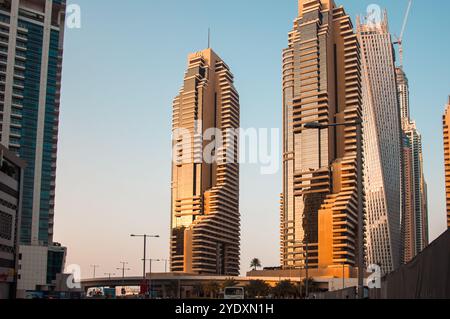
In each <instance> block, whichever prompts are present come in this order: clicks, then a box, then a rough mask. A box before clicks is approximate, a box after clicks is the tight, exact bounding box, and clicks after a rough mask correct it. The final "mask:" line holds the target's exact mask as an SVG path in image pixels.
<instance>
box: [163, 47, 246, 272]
mask: <svg viewBox="0 0 450 319" xmlns="http://www.w3.org/2000/svg"><path fill="white" fill-rule="evenodd" d="M188 63H189V66H188V70H187V72H186V74H185V78H184V85H183V88H182V89H181V90H180V94H179V95H178V96H177V97H176V98H175V100H174V102H173V131H174V141H173V147H174V148H173V152H174V156H173V159H174V162H173V164H172V211H171V216H172V220H171V234H172V236H171V247H170V250H171V270H172V271H173V272H185V273H196V274H214V275H230V276H237V275H239V272H240V261H239V258H240V214H239V164H238V134H237V132H236V129H238V128H239V125H240V123H239V112H240V110H239V95H238V93H237V91H236V89H235V88H234V84H233V75H232V74H231V72H230V69H229V68H228V66H227V65H226V64H225V62H224V61H223V60H221V59H220V58H219V57H218V56H217V55H216V54H215V53H214V51H213V50H211V49H206V50H204V51H201V52H198V53H194V54H191V55H190V56H189V58H188ZM214 128H217V129H218V130H219V133H218V135H221V137H219V136H216V135H211V136H207V135H208V134H205V133H206V132H207V131H208V130H209V129H214ZM203 136H205V138H203ZM206 140H207V141H206ZM221 140H222V141H223V145H221V143H220V141H221ZM204 151H205V152H206V151H208V153H209V154H213V155H214V156H216V160H214V161H212V162H211V161H206V160H205V159H204V158H203V153H204Z"/></svg>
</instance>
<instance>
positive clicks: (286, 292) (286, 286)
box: [272, 280, 297, 299]
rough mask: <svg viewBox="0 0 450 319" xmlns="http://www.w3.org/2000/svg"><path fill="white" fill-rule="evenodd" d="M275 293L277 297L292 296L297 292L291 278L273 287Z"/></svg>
mask: <svg viewBox="0 0 450 319" xmlns="http://www.w3.org/2000/svg"><path fill="white" fill-rule="evenodd" d="M272 292H273V294H274V295H275V296H276V297H277V298H282V299H285V298H291V297H294V296H295V295H296V294H297V289H296V287H295V286H294V285H293V284H292V282H291V281H290V280H284V281H280V282H279V283H278V284H277V285H276V286H275V287H274V288H273V289H272Z"/></svg>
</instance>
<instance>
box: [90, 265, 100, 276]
mask: <svg viewBox="0 0 450 319" xmlns="http://www.w3.org/2000/svg"><path fill="white" fill-rule="evenodd" d="M98 267H100V266H99V265H91V268H93V269H94V273H93V278H94V279H95V270H96V269H97V268H98Z"/></svg>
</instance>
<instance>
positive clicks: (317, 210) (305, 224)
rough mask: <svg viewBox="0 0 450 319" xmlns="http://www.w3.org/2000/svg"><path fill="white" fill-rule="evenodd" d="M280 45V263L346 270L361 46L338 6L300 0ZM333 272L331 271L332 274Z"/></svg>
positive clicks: (354, 210)
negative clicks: (319, 127)
mask: <svg viewBox="0 0 450 319" xmlns="http://www.w3.org/2000/svg"><path fill="white" fill-rule="evenodd" d="M298 5H299V12H298V17H297V18H296V19H295V21H294V29H293V30H292V31H291V32H290V33H289V46H288V48H286V49H285V50H284V51H283V193H282V195H281V265H282V268H283V269H304V268H305V266H306V265H307V266H308V267H309V268H314V269H322V270H327V269H328V270H330V271H333V269H340V271H339V274H342V272H343V271H342V269H343V268H344V269H348V268H351V267H354V266H356V264H357V260H358V249H357V247H358V238H357V237H358V236H357V234H358V205H357V139H356V131H357V128H356V126H354V125H350V126H347V127H339V128H329V129H322V130H314V129H307V128H305V124H306V123H310V122H317V123H320V124H323V125H327V124H335V123H344V122H349V123H352V122H353V123H354V122H355V121H357V120H360V119H361V116H362V90H361V67H360V48H359V44H358V41H357V37H356V35H355V33H354V31H353V24H352V21H351V19H350V17H349V16H348V15H347V14H346V12H345V10H344V8H343V7H338V6H336V5H335V3H334V1H331V0H320V1H319V0H300V1H299V2H298ZM339 274H338V275H339Z"/></svg>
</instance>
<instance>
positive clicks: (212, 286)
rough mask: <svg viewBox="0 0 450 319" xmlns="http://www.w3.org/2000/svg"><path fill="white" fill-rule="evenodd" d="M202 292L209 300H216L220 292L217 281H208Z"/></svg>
mask: <svg viewBox="0 0 450 319" xmlns="http://www.w3.org/2000/svg"><path fill="white" fill-rule="evenodd" d="M203 291H204V292H205V295H206V296H207V297H209V298H210V299H216V298H217V295H218V294H219V292H220V284H219V283H218V282H217V281H209V282H207V283H206V284H205V285H204V286H203Z"/></svg>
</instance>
